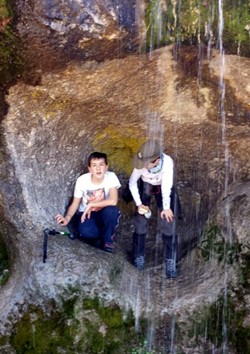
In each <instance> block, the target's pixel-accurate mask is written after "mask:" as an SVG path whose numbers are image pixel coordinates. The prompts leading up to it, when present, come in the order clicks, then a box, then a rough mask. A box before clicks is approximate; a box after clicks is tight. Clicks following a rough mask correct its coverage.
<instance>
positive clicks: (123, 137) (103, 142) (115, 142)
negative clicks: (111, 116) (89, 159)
mask: <svg viewBox="0 0 250 354" xmlns="http://www.w3.org/2000/svg"><path fill="white" fill-rule="evenodd" d="M144 141H145V138H143V137H141V136H140V135H139V134H137V133H136V132H135V131H134V130H132V129H129V128H124V129H122V130H120V131H117V130H116V129H113V128H111V127H108V128H106V129H104V130H103V131H102V133H101V134H98V135H96V137H95V139H94V142H93V147H94V149H96V150H100V151H102V152H105V153H106V154H107V155H108V160H109V164H110V167H111V169H114V170H115V171H116V172H117V173H119V172H120V173H124V174H125V175H127V176H129V175H130V173H131V172H132V164H131V160H132V158H133V156H134V155H135V154H136V153H137V151H138V149H139V147H140V146H141V144H143V142H144Z"/></svg>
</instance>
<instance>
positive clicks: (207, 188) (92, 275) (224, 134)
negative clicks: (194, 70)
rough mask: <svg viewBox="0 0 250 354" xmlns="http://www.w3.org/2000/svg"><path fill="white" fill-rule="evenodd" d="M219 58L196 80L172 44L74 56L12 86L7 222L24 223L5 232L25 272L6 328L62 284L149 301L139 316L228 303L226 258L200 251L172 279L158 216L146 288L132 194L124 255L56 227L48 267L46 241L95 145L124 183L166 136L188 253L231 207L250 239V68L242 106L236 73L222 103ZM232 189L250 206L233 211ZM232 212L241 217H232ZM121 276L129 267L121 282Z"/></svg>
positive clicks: (4, 192) (4, 195)
mask: <svg viewBox="0 0 250 354" xmlns="http://www.w3.org/2000/svg"><path fill="white" fill-rule="evenodd" d="M217 60H218V57H217V55H216V53H214V56H213V58H212V59H211V61H209V62H206V63H204V78H205V79H204V82H201V84H200V85H198V86H197V79H196V78H193V77H187V76H186V75H185V73H184V72H183V71H182V69H180V68H179V66H178V65H177V63H176V62H175V61H174V60H173V56H172V48H171V47H168V48H163V49H161V50H157V51H155V52H153V53H151V54H150V55H140V56H139V55H132V56H128V57H127V58H123V59H113V60H109V61H105V62H103V63H97V62H95V61H87V62H85V63H84V64H76V63H71V64H69V65H68V66H67V67H66V68H64V69H62V70H61V71H60V70H57V72H55V73H48V74H45V75H43V76H42V80H41V82H40V84H39V85H36V86H31V85H28V84H24V83H22V82H20V83H18V84H17V85H15V86H14V87H12V88H11V89H10V91H9V95H8V97H7V101H8V105H9V110H8V114H7V115H6V117H5V119H4V120H3V122H2V131H3V139H4V146H5V151H4V153H5V154H6V156H8V159H7V158H5V157H4V155H3V159H2V164H1V176H2V178H1V204H2V209H4V213H5V220H8V221H9V222H10V223H11V224H12V225H14V227H15V229H16V230H17V232H15V233H14V232H13V233H10V232H9V228H8V227H7V224H6V222H5V224H4V227H5V229H4V230H5V232H4V234H5V239H6V240H7V242H11V244H12V246H11V247H12V251H13V253H14V254H15V257H14V269H13V276H12V277H11V279H10V281H9V282H8V283H7V285H6V286H5V287H4V289H2V292H3V294H7V296H6V295H5V296H4V297H2V298H1V302H0V307H1V314H2V318H1V332H2V333H5V332H6V331H7V332H8V330H10V328H11V323H8V322H7V320H6V318H7V316H8V315H9V314H10V313H12V314H14V318H17V317H18V313H19V310H20V306H24V307H25V306H26V304H27V303H28V302H31V303H34V304H39V305H42V304H44V303H45V302H46V299H48V298H50V299H51V298H53V299H55V300H56V301H58V302H60V294H61V292H62V291H63V289H67V288H68V287H70V286H77V287H79V288H80V289H81V291H82V292H83V293H85V294H87V295H89V296H93V295H94V294H97V293H98V295H99V296H100V298H102V299H104V300H105V301H107V302H112V301H115V302H116V303H118V304H120V305H121V307H131V308H133V309H136V308H137V311H139V313H143V312H144V311H145V308H146V309H147V310H146V312H147V314H149V313H151V314H152V316H158V315H159V314H160V313H161V312H163V313H164V312H166V313H174V312H175V313H178V314H179V315H180V316H181V314H182V313H186V314H187V313H191V312H192V311H193V310H194V309H195V308H197V307H199V306H201V304H204V303H206V302H211V301H215V300H216V298H217V297H218V296H219V294H220V293H221V291H222V289H223V287H224V274H225V273H224V268H223V267H222V268H220V266H218V264H217V263H216V262H212V263H211V264H209V263H204V262H202V261H199V258H197V255H196V253H195V252H192V253H189V256H188V257H186V258H185V259H184V260H183V261H182V262H181V265H180V269H181V276H180V279H179V282H176V283H175V285H174V286H170V284H169V283H168V281H166V280H165V279H164V275H163V267H162V245H161V238H160V234H159V232H158V229H157V218H156V217H155V218H153V220H154V221H152V225H151V227H150V229H149V235H148V240H147V244H148V249H151V250H152V252H151V253H149V254H148V256H147V268H146V271H145V272H146V273H145V274H146V278H147V284H148V287H147V288H146V289H145V274H137V271H136V270H135V269H134V268H133V267H132V266H131V265H130V264H129V262H128V260H127V252H129V251H130V247H131V245H130V242H131V233H132V231H133V228H132V226H131V217H132V209H133V207H132V205H131V206H126V205H125V204H123V202H122V201H120V208H121V209H122V210H123V219H122V222H121V225H120V227H119V230H118V234H117V236H118V244H119V245H120V250H119V252H118V254H117V255H114V256H112V257H108V255H107V254H104V253H103V252H101V251H97V250H95V249H93V248H91V247H89V246H87V245H84V244H82V243H80V242H79V241H77V240H76V241H74V242H73V241H70V240H68V239H67V238H63V237H61V236H55V237H52V238H51V239H50V240H49V253H48V256H49V258H48V262H47V263H46V264H43V263H42V240H43V229H44V228H46V227H50V228H55V227H56V225H55V223H54V221H53V218H54V215H55V214H56V213H57V212H62V213H63V212H64V209H65V206H66V205H67V203H68V201H69V198H70V197H71V195H72V192H73V187H74V183H75V180H76V177H77V176H78V175H79V174H80V173H82V171H83V170H84V168H86V157H87V156H88V154H89V153H90V152H91V151H93V150H102V151H105V152H107V153H108V155H109V158H110V166H111V168H112V169H114V170H115V171H116V172H117V174H118V175H119V177H120V178H121V181H122V183H123V185H124V183H125V182H126V178H127V176H128V175H129V173H130V171H131V166H130V164H129V161H130V159H131V158H132V156H133V154H134V153H135V151H136V149H137V148H138V147H139V145H140V143H141V142H142V141H144V139H145V138H148V137H157V138H159V139H161V140H162V142H163V144H164V147H165V151H166V153H168V154H169V155H171V156H172V157H173V159H174V161H175V179H176V185H177V188H178V191H179V194H180V199H181V202H182V206H183V220H182V221H180V223H179V234H180V240H181V241H180V253H181V254H182V255H184V254H185V253H186V252H187V251H188V250H189V249H190V248H191V247H192V246H193V245H194V244H195V243H196V241H197V239H198V238H199V237H200V234H201V231H202V229H203V227H204V224H205V222H206V221H207V220H208V218H209V216H211V215H212V214H213V213H214V214H217V210H220V209H221V213H220V215H221V216H220V217H219V218H218V221H217V222H218V224H221V226H222V228H223V227H224V226H225V220H228V215H229V218H231V216H232V218H233V219H232V221H231V225H230V228H231V229H230V230H231V231H230V232H231V234H232V235H233V237H234V238H235V237H236V238H237V239H238V240H239V241H240V242H243V243H245V242H248V241H247V240H248V236H249V235H248V234H247V233H248V232H249V231H247V230H249V225H248V222H247V221H245V222H242V223H241V220H242V215H244V220H249V193H244V192H243V191H244V189H245V188H248V190H249V186H248V184H247V183H246V181H247V180H248V179H249V168H250V163H249V152H250V144H249V120H248V119H249V116H248V111H247V109H246V107H247V105H248V104H249V102H247V101H246V100H247V99H248V96H247V95H245V92H246V91H247V90H248V85H249V84H248V82H249V80H248V79H249V75H250V73H249V68H248V67H246V66H244V68H243V69H242V71H241V72H240V73H242V75H240V73H239V75H238V77H237V84H238V85H239V86H240V87H241V92H242V93H243V94H240V93H239V91H238V90H237V94H238V95H240V99H239V98H238V97H237V99H239V101H241V102H240V103H239V101H237V100H236V98H235V96H234V94H233V93H232V91H231V89H230V90H229V89H228V86H229V87H230V83H231V82H234V83H235V80H234V76H233V77H231V76H230V74H228V75H227V76H226V77H225V79H226V80H227V81H226V83H227V89H226V92H225V97H223V101H222V98H221V97H222V96H221V91H220V89H218V87H217V83H216V82H215V81H214V78H215V77H217V78H218V72H217V67H218V65H217V64H216V65H214V63H216V61H217ZM235 62H237V63H238V64H239V65H243V63H244V60H242V59H241V58H238V57H234V58H233V60H232V58H231V57H230V58H229V60H228V61H226V65H228V66H227V73H228V72H230V63H233V67H234V66H235ZM214 67H215V68H216V70H214ZM205 70H207V72H206V74H205ZM232 70H233V68H232ZM209 71H210V74H211V75H210V81H208V78H209V76H208V74H207V73H208V72H209ZM232 86H233V85H232ZM216 88H217V89H216ZM244 88H245V89H244ZM222 103H223V105H222ZM218 112H220V113H218ZM236 113H237V114H236ZM221 117H222V118H221ZM236 185H237V188H236V187H234V186H236ZM230 190H232V191H233V192H232V193H234V197H233V198H234V199H233V200H235V202H236V201H237V200H238V199H237V198H241V196H242V195H243V194H244V195H245V197H244V198H245V199H244V200H245V201H244V203H243V204H241V205H240V208H237V207H235V208H233V211H232V214H230V213H231V211H230V210H231V209H230V208H228V209H227V208H226V209H225V205H224V203H225V201H223V198H224V197H227V194H228V195H230V196H231V192H230ZM220 198H222V201H221V202H218V201H219V200H220ZM230 198H231V197H230ZM225 210H227V212H228V211H230V212H229V214H227V213H226V214H224V211H225ZM153 212H154V213H155V211H153ZM223 215H224V216H223ZM224 229H225V228H224ZM239 230H240V231H239ZM224 231H225V230H224ZM227 231H228V230H226V231H225V235H224V237H225V238H227V237H228V232H227ZM246 247H247V246H246ZM190 260H191V261H190ZM117 267H118V268H119V271H117ZM215 270H216V271H215ZM112 274H119V276H115V279H114V278H112V276H111V275H112ZM227 274H228V278H229V279H230V281H232V283H234V284H235V283H236V276H235V269H234V268H229V269H228V270H227ZM111 278H112V281H111ZM190 278H191V284H192V286H190ZM204 279H206V282H205V283H204ZM128 289H130V290H129V292H128ZM143 289H144V290H143ZM147 289H151V290H148V291H146V290H147ZM138 292H139V293H140V299H139V300H138ZM177 293H178V297H176V294H177ZM190 294H192V295H191V296H190ZM149 299H154V300H153V301H150V302H149ZM138 301H139V305H138ZM164 304H168V305H167V306H166V305H164ZM145 306H146V307H145ZM184 308H185V311H186V312H185V311H184V312H183V309H184ZM15 316H16V317H15Z"/></svg>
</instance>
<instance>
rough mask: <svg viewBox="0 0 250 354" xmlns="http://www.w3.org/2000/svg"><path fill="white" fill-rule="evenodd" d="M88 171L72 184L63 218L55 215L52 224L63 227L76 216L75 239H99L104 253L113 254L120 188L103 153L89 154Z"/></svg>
mask: <svg viewBox="0 0 250 354" xmlns="http://www.w3.org/2000/svg"><path fill="white" fill-rule="evenodd" d="M88 169H89V172H88V173H85V174H83V175H81V176H80V177H79V178H78V179H77V181H76V185H75V191H74V198H73V201H72V203H71V204H70V206H69V208H68V210H67V213H66V215H65V216H62V215H61V214H58V215H56V221H57V223H58V224H61V225H63V226H67V225H68V224H69V222H70V220H71V219H72V217H73V216H74V214H75V213H76V212H77V217H78V223H77V229H78V230H77V231H78V234H79V237H82V238H85V239H99V240H101V244H102V248H103V249H104V250H105V251H107V252H113V250H114V244H113V239H114V232H115V229H116V227H117V225H118V221H119V217H120V211H119V209H118V208H117V206H116V205H117V202H118V189H119V188H120V186H121V184H120V182H119V180H118V178H117V176H116V174H115V173H114V172H110V171H108V161H107V155H106V154H104V153H101V152H93V153H92V154H91V155H90V156H89V158H88Z"/></svg>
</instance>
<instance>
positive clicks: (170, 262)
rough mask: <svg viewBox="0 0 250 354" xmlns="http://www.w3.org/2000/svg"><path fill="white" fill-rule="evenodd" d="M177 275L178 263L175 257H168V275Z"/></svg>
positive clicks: (168, 276)
mask: <svg viewBox="0 0 250 354" xmlns="http://www.w3.org/2000/svg"><path fill="white" fill-rule="evenodd" d="M176 276H177V272H176V264H175V261H174V260H173V259H166V277H167V278H172V279H173V278H175V277H176Z"/></svg>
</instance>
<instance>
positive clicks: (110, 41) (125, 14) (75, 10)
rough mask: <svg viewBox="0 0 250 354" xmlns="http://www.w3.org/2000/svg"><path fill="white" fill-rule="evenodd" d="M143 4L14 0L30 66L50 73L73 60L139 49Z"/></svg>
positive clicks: (110, 0) (97, 0) (113, 0)
mask: <svg viewBox="0 0 250 354" xmlns="http://www.w3.org/2000/svg"><path fill="white" fill-rule="evenodd" d="M142 10H143V8H142V5H141V4H140V5H137V1H136V0H131V1H119V2H118V1H116V0H94V1H89V0H81V1H70V0H67V1H63V2H62V1H58V0H52V1H48V0H46V1H37V0H35V1H32V2H25V3H24V2H23V1H16V11H17V15H18V18H19V19H18V26H17V29H18V32H19V35H20V37H21V38H22V40H23V41H24V44H25V52H26V57H27V60H28V63H29V64H30V66H31V67H35V68H36V69H37V70H46V71H48V70H49V69H51V68H54V67H58V66H60V65H64V64H65V63H67V62H68V61H69V60H80V61H85V60H90V59H95V60H98V61H102V60H104V59H108V58H114V57H116V58H117V57H119V56H123V55H124V53H126V52H131V51H134V50H135V48H136V47H138V38H139V36H140V34H141V31H142V30H143V29H142V24H143V21H142V13H143V12H142Z"/></svg>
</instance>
